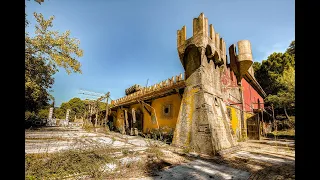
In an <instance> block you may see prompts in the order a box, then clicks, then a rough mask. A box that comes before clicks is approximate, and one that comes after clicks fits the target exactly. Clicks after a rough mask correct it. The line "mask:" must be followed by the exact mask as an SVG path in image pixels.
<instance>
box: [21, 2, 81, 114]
mask: <svg viewBox="0 0 320 180" xmlns="http://www.w3.org/2000/svg"><path fill="white" fill-rule="evenodd" d="M36 2H39V3H41V2H43V1H41V0H39V1H38V0H36ZM34 17H35V19H36V21H37V24H36V25H35V36H34V37H31V36H29V34H28V32H26V33H25V110H26V111H31V112H32V111H34V112H38V111H39V110H40V109H41V108H43V107H44V106H46V105H48V102H49V100H54V98H53V97H52V96H51V95H50V93H49V92H50V88H51V87H52V85H53V83H54V78H53V75H54V74H55V73H56V72H58V67H62V68H64V69H65V70H66V72H67V74H70V73H72V72H73V73H81V69H80V68H81V64H80V62H79V61H78V60H77V59H78V58H79V57H81V56H83V50H82V49H80V48H79V44H80V41H79V40H77V39H75V38H71V37H70V31H66V32H64V33H59V32H58V31H53V30H50V28H52V27H53V20H54V16H52V17H50V18H49V19H48V20H46V19H44V17H43V15H42V14H41V13H40V14H38V13H34ZM25 25H26V26H28V25H29V22H28V21H27V19H25Z"/></svg>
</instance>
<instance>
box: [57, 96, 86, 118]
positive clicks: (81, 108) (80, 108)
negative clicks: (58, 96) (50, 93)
mask: <svg viewBox="0 0 320 180" xmlns="http://www.w3.org/2000/svg"><path fill="white" fill-rule="evenodd" d="M85 108H86V105H85V102H84V101H82V100H81V99H80V98H77V97H76V98H72V99H70V100H69V101H68V102H65V103H62V104H61V106H60V108H58V109H56V110H55V117H57V118H59V119H64V118H65V116H66V112H67V109H70V110H71V111H70V114H69V119H70V120H73V118H74V117H75V116H77V117H78V118H80V117H83V116H84V113H85V110H86V109H85Z"/></svg>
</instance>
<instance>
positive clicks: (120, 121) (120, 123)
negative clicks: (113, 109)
mask: <svg viewBox="0 0 320 180" xmlns="http://www.w3.org/2000/svg"><path fill="white" fill-rule="evenodd" d="M121 114H122V117H121ZM114 126H115V127H116V129H117V130H119V131H120V132H121V130H122V128H123V126H124V112H123V110H121V109H120V108H118V109H117V120H116V122H115V125H114Z"/></svg>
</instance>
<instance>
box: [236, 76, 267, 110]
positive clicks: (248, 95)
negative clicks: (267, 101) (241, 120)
mask: <svg viewBox="0 0 320 180" xmlns="http://www.w3.org/2000/svg"><path fill="white" fill-rule="evenodd" d="M241 84H242V86H243V96H244V103H245V106H244V110H245V111H248V112H251V111H252V109H251V108H250V106H252V107H253V108H254V109H257V108H258V104H257V103H258V99H259V100H260V103H261V104H260V106H261V108H263V107H264V106H263V105H264V104H263V103H264V101H263V98H262V97H261V96H260V95H259V94H258V92H257V91H256V90H255V89H254V88H253V87H252V86H251V85H250V84H249V83H248V82H247V80H245V79H244V78H243V79H242V80H241Z"/></svg>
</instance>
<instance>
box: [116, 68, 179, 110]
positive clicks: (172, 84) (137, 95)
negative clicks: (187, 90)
mask: <svg viewBox="0 0 320 180" xmlns="http://www.w3.org/2000/svg"><path fill="white" fill-rule="evenodd" d="M180 86H184V79H183V76H182V74H181V73H180V75H177V76H173V77H171V78H168V79H166V80H164V81H161V82H160V83H157V84H154V85H151V86H148V87H143V88H141V90H139V91H136V92H134V93H132V94H129V95H127V96H124V97H122V98H119V99H117V100H113V101H111V104H112V105H114V106H120V105H123V104H127V103H131V102H134V101H136V100H138V99H141V98H144V97H150V96H153V95H155V93H158V92H160V91H165V90H168V89H172V88H176V87H180Z"/></svg>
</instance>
